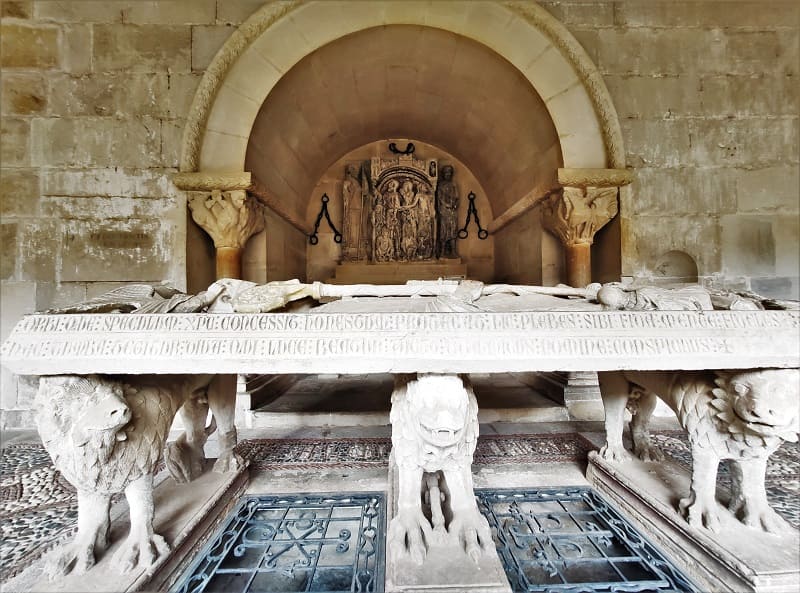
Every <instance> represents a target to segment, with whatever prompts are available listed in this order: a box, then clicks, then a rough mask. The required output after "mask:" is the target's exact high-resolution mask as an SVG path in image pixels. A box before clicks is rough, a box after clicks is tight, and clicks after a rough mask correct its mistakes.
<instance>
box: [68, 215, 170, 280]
mask: <svg viewBox="0 0 800 593" xmlns="http://www.w3.org/2000/svg"><path fill="white" fill-rule="evenodd" d="M174 233H175V229H174V228H173V227H172V225H170V224H169V223H168V221H162V220H159V219H126V220H111V221H102V220H101V221H85V220H67V221H64V223H63V231H62V235H61V236H60V237H58V238H57V240H58V241H60V243H61V249H60V250H61V254H62V256H61V257H62V267H61V280H62V281H67V282H70V281H73V282H74V281H84V282H92V281H113V280H116V281H125V280H137V281H151V282H160V281H162V280H164V279H168V278H169V277H170V259H171V257H172V250H173V247H172V242H173V235H174Z"/></svg>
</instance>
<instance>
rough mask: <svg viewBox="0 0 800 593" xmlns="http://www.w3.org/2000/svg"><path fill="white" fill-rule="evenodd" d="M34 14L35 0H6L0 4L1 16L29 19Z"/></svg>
mask: <svg viewBox="0 0 800 593" xmlns="http://www.w3.org/2000/svg"><path fill="white" fill-rule="evenodd" d="M31 14H33V2H31V1H30V0H4V1H3V2H2V3H1V4H0V16H2V17H3V18H13V19H29V18H31Z"/></svg>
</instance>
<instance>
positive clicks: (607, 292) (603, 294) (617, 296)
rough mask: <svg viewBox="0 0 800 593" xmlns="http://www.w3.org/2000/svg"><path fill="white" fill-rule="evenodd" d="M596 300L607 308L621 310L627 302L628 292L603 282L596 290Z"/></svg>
mask: <svg viewBox="0 0 800 593" xmlns="http://www.w3.org/2000/svg"><path fill="white" fill-rule="evenodd" d="M596 298H597V302H599V303H600V304H601V305H603V306H605V307H606V308H607V309H612V310H621V309H625V307H626V305H627V304H628V298H629V297H628V293H627V292H625V290H623V289H622V288H621V287H619V286H614V285H613V284H604V285H603V286H601V287H600V289H599V290H597V297H596Z"/></svg>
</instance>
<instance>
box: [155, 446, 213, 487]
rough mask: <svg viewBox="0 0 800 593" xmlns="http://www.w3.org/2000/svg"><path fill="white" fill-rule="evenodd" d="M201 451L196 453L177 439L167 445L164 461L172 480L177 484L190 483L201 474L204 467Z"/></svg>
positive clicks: (203, 456) (203, 457)
mask: <svg viewBox="0 0 800 593" xmlns="http://www.w3.org/2000/svg"><path fill="white" fill-rule="evenodd" d="M205 460H206V458H205V455H204V454H203V450H202V449H200V451H197V450H196V449H195V448H193V447H191V446H190V445H188V444H187V443H186V442H184V441H181V440H180V439H178V440H177V441H175V442H174V443H169V444H168V445H167V448H166V450H165V451H164V461H165V462H166V466H167V471H169V475H170V476H172V479H173V480H175V481H176V482H178V483H179V484H185V483H187V482H191V481H192V480H194V479H195V478H197V477H199V476H200V474H202V473H203V469H204V466H205Z"/></svg>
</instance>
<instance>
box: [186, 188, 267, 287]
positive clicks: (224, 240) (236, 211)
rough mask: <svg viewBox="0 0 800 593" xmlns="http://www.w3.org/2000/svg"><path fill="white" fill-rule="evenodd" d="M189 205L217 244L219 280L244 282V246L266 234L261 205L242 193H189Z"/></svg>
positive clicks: (200, 224)
mask: <svg viewBox="0 0 800 593" xmlns="http://www.w3.org/2000/svg"><path fill="white" fill-rule="evenodd" d="M188 203H189V209H190V210H191V212H192V218H193V219H194V221H195V222H196V223H197V224H198V225H199V226H200V227H201V228H202V229H203V230H204V231H206V232H207V233H208V234H209V235H210V236H211V238H212V239H213V240H214V247H215V248H216V249H217V278H241V273H242V272H241V270H242V264H241V261H242V251H243V249H244V246H245V244H246V243H247V240H248V239H250V237H252V236H253V235H255V234H256V233H259V232H261V231H262V230H264V211H263V206H262V205H261V203H260V202H259V201H258V200H256V199H255V198H253V197H251V196H248V195H247V192H246V191H245V190H243V189H236V190H232V191H222V190H219V189H214V190H211V192H189V200H188Z"/></svg>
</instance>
